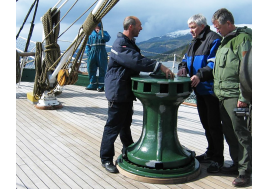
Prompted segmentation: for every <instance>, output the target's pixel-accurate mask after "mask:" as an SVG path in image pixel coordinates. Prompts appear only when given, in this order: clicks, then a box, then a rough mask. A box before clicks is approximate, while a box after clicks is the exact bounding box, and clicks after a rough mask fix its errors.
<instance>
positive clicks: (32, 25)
mask: <svg viewBox="0 0 270 189" xmlns="http://www.w3.org/2000/svg"><path fill="white" fill-rule="evenodd" d="M38 2H39V0H37V1H36V7H35V12H34V14H33V19H32V22H31V26H30V30H29V34H28V38H27V42H26V45H25V49H24V52H27V50H28V46H29V42H30V39H31V36H32V33H33V30H34V26H35V24H34V22H35V18H36V13H37V8H38Z"/></svg>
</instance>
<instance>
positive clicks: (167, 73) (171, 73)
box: [160, 64, 174, 79]
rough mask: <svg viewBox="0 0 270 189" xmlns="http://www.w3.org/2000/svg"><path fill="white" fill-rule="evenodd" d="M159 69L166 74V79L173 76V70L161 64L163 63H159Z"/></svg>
mask: <svg viewBox="0 0 270 189" xmlns="http://www.w3.org/2000/svg"><path fill="white" fill-rule="evenodd" d="M160 70H161V71H162V72H163V73H164V74H165V75H166V78H167V79H168V78H169V77H170V78H171V79H173V78H174V74H173V72H172V71H171V70H170V69H169V68H167V67H166V66H163V65H162V64H161V66H160Z"/></svg>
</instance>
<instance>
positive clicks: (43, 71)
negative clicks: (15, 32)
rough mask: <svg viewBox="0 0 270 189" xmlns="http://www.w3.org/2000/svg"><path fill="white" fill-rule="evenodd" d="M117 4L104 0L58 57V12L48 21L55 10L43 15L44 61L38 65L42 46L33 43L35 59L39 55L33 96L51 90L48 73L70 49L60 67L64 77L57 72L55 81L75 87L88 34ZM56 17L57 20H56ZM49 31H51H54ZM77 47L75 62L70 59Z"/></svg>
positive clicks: (36, 63) (114, 1)
mask: <svg viewBox="0 0 270 189" xmlns="http://www.w3.org/2000/svg"><path fill="white" fill-rule="evenodd" d="M118 1H119V0H105V1H104V3H103V4H102V5H101V7H100V8H99V9H98V11H97V13H96V14H95V15H93V14H92V12H90V14H89V15H88V17H87V18H86V20H85V21H84V23H83V25H82V26H81V28H80V29H79V34H78V36H77V38H76V39H75V40H74V42H73V43H72V44H71V45H70V46H69V47H68V48H67V49H66V51H65V52H64V53H63V54H62V55H61V56H60V48H59V45H58V44H57V39H58V36H59V35H58V34H59V28H60V26H59V24H58V22H57V21H59V20H57V19H59V17H60V13H59V14H56V15H55V16H54V17H53V18H51V15H53V14H52V13H53V11H55V10H53V11H51V10H49V11H48V12H47V13H46V14H45V15H46V16H45V15H44V16H43V17H42V22H43V25H44V33H45V36H46V46H45V58H44V60H43V64H41V56H42V55H41V53H42V50H40V49H42V45H41V44H42V43H37V44H36V45H37V46H36V56H39V57H36V59H35V65H36V78H35V84H34V85H35V86H34V90H33V94H34V95H35V96H36V97H41V95H42V94H43V93H44V91H45V90H49V89H51V87H52V86H50V83H49V78H48V77H49V74H51V72H53V71H54V70H55V68H56V67H57V65H58V63H59V62H60V60H61V58H62V57H63V56H64V55H65V54H66V53H67V52H68V51H69V50H70V49H71V47H73V46H74V47H75V48H74V49H73V52H72V55H70V57H69V60H68V61H67V62H66V63H65V64H64V66H63V67H62V69H64V70H65V71H61V73H64V74H63V75H61V74H60V72H58V77H57V81H58V83H61V85H69V84H74V83H75V82H76V81H77V79H78V70H79V67H80V64H81V60H82V57H83V53H84V51H85V47H86V44H87V41H88V37H89V35H90V34H91V33H92V31H93V30H94V29H95V27H96V25H98V23H99V22H101V19H102V18H103V17H104V16H105V15H106V14H107V13H108V12H109V11H110V10H111V9H112V8H113V6H114V5H115V4H116V3H117V2H118ZM96 2H97V1H96ZM96 2H95V3H96ZM95 3H94V4H95ZM92 6H93V5H92ZM56 17H57V19H55V18H56ZM45 18H46V19H45ZM45 21H46V22H45ZM46 25H47V26H46ZM53 25H55V27H52V26H53ZM47 27H48V28H47ZM52 30H54V32H53V31H52ZM80 31H82V32H80ZM82 41H83V42H82ZM81 42H82V45H81V46H80V44H81ZM79 46H80V49H79V50H78V53H77V54H76V56H75V58H74V60H73V61H72V57H73V56H74V54H75V53H76V50H77V49H78V47H79ZM37 51H39V52H37ZM70 64H71V68H70V69H68V66H70ZM67 69H68V72H67ZM63 77H66V78H63ZM63 80H64V81H65V82H64V83H63V82H62V81H63ZM56 86H57V82H56V83H54V84H53V87H54V88H55V87H56ZM49 93H53V89H51V91H50V92H49ZM49 93H48V94H49Z"/></svg>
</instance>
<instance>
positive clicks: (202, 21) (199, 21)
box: [187, 14, 207, 26]
mask: <svg viewBox="0 0 270 189" xmlns="http://www.w3.org/2000/svg"><path fill="white" fill-rule="evenodd" d="M192 22H194V23H196V24H197V25H198V26H201V25H204V26H206V25H207V20H206V18H205V17H204V16H203V15H202V14H195V15H193V16H192V17H190V18H189V19H188V21H187V23H188V24H190V23H192Z"/></svg>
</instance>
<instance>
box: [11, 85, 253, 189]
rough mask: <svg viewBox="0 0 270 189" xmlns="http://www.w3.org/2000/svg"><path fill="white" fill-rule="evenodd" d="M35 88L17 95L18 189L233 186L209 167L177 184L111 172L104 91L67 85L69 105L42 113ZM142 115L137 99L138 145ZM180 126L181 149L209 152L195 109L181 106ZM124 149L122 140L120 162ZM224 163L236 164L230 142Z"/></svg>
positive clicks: (63, 99)
mask: <svg viewBox="0 0 270 189" xmlns="http://www.w3.org/2000/svg"><path fill="white" fill-rule="evenodd" d="M31 85H33V83H28V82H23V83H21V87H20V88H18V89H17V94H16V98H17V99H16V121H17V122H16V124H17V149H18V148H19V149H18V150H17V156H19V155H20V156H19V157H18V158H17V177H16V180H17V181H16V182H17V188H20V187H21V188H23V186H22V184H24V185H26V186H27V187H28V186H31V187H33V188H57V187H59V188H65V187H63V186H66V188H69V187H70V188H117V189H118V188H140V189H141V188H160V189H162V188H232V185H231V182H232V181H233V179H234V176H229V177H227V176H224V175H218V176H215V175H208V174H207V173H206V168H207V166H208V164H205V165H201V167H202V169H201V174H200V176H199V177H198V178H196V179H194V180H193V181H190V182H188V183H183V184H175V185H158V184H149V183H143V182H138V181H135V180H132V179H130V178H127V177H125V176H123V175H121V174H110V173H108V172H106V171H105V169H104V168H103V167H102V166H101V164H100V158H99V148H100V142H101V138H102V132H103V127H104V125H105V123H106V119H107V101H106V98H105V97H104V93H97V92H96V91H86V90H85V89H84V87H81V86H74V85H72V86H66V87H65V90H64V91H63V93H62V94H60V95H59V96H57V98H58V100H59V101H60V102H61V103H62V104H63V106H64V107H63V108H62V109H59V110H38V109H36V108H35V107H34V106H33V105H32V104H31V103H29V102H28V101H27V99H26V93H27V92H30V91H31V90H32V87H31ZM142 115H143V108H142V105H141V103H140V101H139V100H138V101H137V102H134V116H133V122H132V127H131V130H132V135H133V139H134V141H137V140H138V139H139V137H140V134H141V129H142ZM177 126H178V136H179V140H180V142H181V144H182V145H184V146H186V147H187V148H188V149H190V150H194V151H195V152H196V154H201V153H204V152H205V150H206V146H207V141H206V138H205V136H204V131H203V129H202V126H201V124H200V121H199V117H198V114H197V109H196V108H194V107H190V106H185V105H181V106H180V107H179V110H178V123H177ZM225 143H226V142H225ZM121 148H122V145H121V142H120V140H119V138H117V140H116V143H115V153H116V155H115V159H116V158H117V157H118V156H119V155H120V153H121ZM30 157H31V158H32V159H31V158H30ZM39 157H40V158H39ZM24 159H25V160H24ZM225 161H226V162H227V163H230V162H231V160H230V157H229V155H228V147H227V146H226V144H225ZM29 166H30V167H31V168H29ZM27 167H28V168H27ZM23 169H24V170H25V172H24V171H23ZM31 175H33V178H32V176H31ZM37 175H39V176H37ZM49 175H50V176H49ZM29 177H30V178H32V179H33V181H32V180H31V179H29ZM42 183H43V184H42ZM44 183H45V184H44ZM56 183H57V184H56ZM59 183H60V184H59ZM35 184H36V185H39V186H38V187H37V186H36V185H35ZM49 186H51V187H49ZM53 186H54V187H53ZM31 187H30V188H31ZM248 188H251V186H250V187H248Z"/></svg>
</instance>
